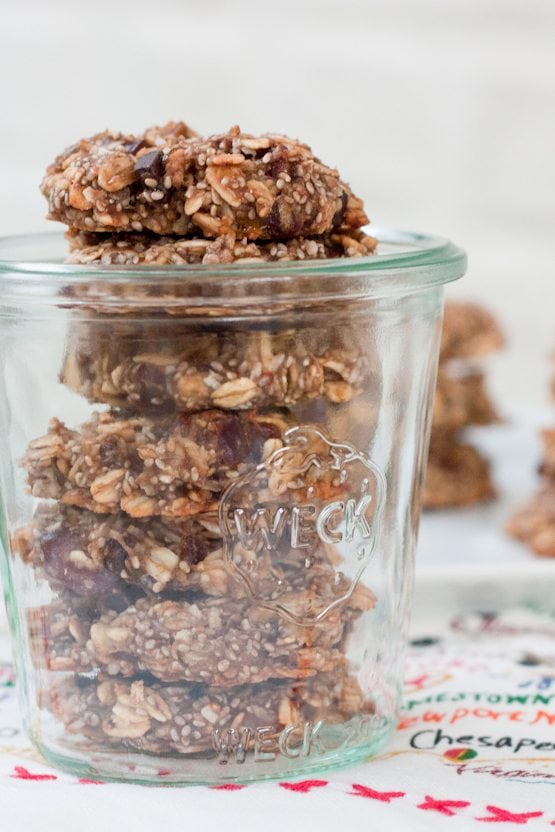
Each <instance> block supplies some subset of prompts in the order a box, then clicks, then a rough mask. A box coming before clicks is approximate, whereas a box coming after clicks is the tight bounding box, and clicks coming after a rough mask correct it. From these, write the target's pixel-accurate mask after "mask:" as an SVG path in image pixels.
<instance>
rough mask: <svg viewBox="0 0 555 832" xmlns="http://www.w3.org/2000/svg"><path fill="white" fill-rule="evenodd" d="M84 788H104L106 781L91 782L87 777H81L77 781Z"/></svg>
mask: <svg viewBox="0 0 555 832" xmlns="http://www.w3.org/2000/svg"><path fill="white" fill-rule="evenodd" d="M77 782H78V783H81V785H82V786H103V785H104V780H89V779H88V778H87V777H80V778H79V780H78V781H77Z"/></svg>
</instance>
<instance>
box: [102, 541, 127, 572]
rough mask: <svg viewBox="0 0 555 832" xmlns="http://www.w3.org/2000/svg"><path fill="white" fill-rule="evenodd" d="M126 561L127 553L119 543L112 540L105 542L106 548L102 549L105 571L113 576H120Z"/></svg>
mask: <svg viewBox="0 0 555 832" xmlns="http://www.w3.org/2000/svg"><path fill="white" fill-rule="evenodd" d="M126 560H127V552H126V551H125V549H124V548H123V546H122V545H121V543H119V542H118V541H117V540H114V538H110V540H107V541H106V546H105V547H104V563H105V564H106V569H108V570H109V571H110V572H112V573H114V574H115V575H121V573H122V571H123V569H124V567H125V561H126Z"/></svg>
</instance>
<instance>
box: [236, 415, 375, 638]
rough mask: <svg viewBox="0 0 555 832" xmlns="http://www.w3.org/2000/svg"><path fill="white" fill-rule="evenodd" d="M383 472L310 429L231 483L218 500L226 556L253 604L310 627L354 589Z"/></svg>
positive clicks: (369, 545) (371, 541)
mask: <svg viewBox="0 0 555 832" xmlns="http://www.w3.org/2000/svg"><path fill="white" fill-rule="evenodd" d="M384 496H385V478H384V476H383V474H382V472H381V471H380V469H379V468H378V467H377V466H376V465H375V464H374V463H373V462H372V461H371V460H370V459H369V458H368V457H367V456H366V455H365V454H363V453H361V452H360V451H357V450H356V448H354V447H353V446H352V445H350V444H348V443H346V442H334V441H332V440H331V439H330V438H329V437H328V436H326V434H324V433H323V432H322V431H321V430H320V429H318V428H315V427H312V426H304V427H294V428H291V429H289V430H288V431H287V432H286V434H285V436H284V445H283V446H282V447H279V448H278V449H277V450H274V451H273V453H271V454H270V455H269V456H268V458H267V459H266V460H265V461H264V462H263V463H261V464H260V465H259V466H257V468H256V469H254V470H253V471H251V472H249V473H247V474H245V475H243V476H242V477H239V478H237V479H236V480H234V481H233V482H232V483H231V485H230V486H229V487H228V488H227V489H226V491H225V493H224V495H223V497H222V500H221V503H220V525H221V528H222V530H223V535H224V557H225V559H226V562H227V565H228V568H229V569H230V570H231V571H233V573H234V574H235V575H236V577H237V578H238V580H240V581H241V582H242V584H243V586H244V589H245V591H246V592H247V593H248V594H249V595H250V596H251V598H252V599H253V601H254V602H255V603H256V604H257V605H259V606H262V607H265V608H267V609H271V610H275V611H277V612H279V613H280V614H281V615H283V616H285V617H286V618H288V619H290V620H292V621H293V622H295V623H297V624H305V625H310V624H314V623H315V622H316V621H319V620H321V619H322V618H324V616H325V615H327V613H328V612H329V611H330V610H332V609H334V608H335V607H337V606H338V605H339V604H341V603H343V602H344V601H346V600H347V599H348V598H349V597H350V595H351V594H352V593H353V590H354V589H355V587H356V585H357V583H358V581H359V579H360V576H361V574H362V572H363V570H364V568H365V567H366V565H367V564H368V561H369V559H370V557H371V555H372V552H373V550H374V547H375V544H376V539H377V535H378V531H379V520H380V513H381V508H382V505H383V500H384Z"/></svg>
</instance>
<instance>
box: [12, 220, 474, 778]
mask: <svg viewBox="0 0 555 832" xmlns="http://www.w3.org/2000/svg"><path fill="white" fill-rule="evenodd" d="M373 233H375V234H376V236H377V237H378V239H379V240H380V246H379V249H378V251H379V253H378V254H376V255H374V256H371V257H364V258H358V259H343V260H329V261H314V262H308V261H307V262H294V263H278V264H264V265H263V266H260V265H257V264H255V263H245V264H241V265H226V266H216V267H210V266H202V267H197V266H184V267H142V268H137V269H136V270H135V271H133V270H129V269H122V268H120V267H98V266H95V267H91V266H68V265H64V264H63V263H62V260H63V256H64V254H63V251H64V243H63V240H62V238H61V237H60V236H58V235H37V236H31V237H25V238H24V237H21V238H15V237H14V238H9V239H5V240H4V241H2V243H1V244H0V259H1V261H2V262H1V263H0V301H1V307H0V319H1V324H0V350H1V351H0V355H1V368H2V393H1V398H0V408H1V411H0V426H1V432H0V436H1V440H0V441H1V443H2V444H1V454H0V458H1V461H2V462H1V477H2V543H3V548H4V552H5V557H4V559H3V560H4V587H5V595H6V602H7V608H8V614H9V619H10V626H11V633H12V638H13V650H14V656H15V661H16V665H17V668H16V669H17V678H18V687H19V691H20V698H21V707H22V711H23V714H24V720H25V725H26V730H27V731H28V733H29V736H30V737H31V739H32V741H33V743H34V744H35V746H36V747H37V748H38V749H39V750H40V752H41V753H42V754H43V755H44V757H45V758H46V759H47V760H50V761H52V763H54V764H55V765H58V766H60V767H61V768H63V769H66V770H69V771H72V772H75V773H76V774H78V775H81V776H86V777H93V778H97V779H98V778H99V779H121V780H131V781H134V782H144V783H159V782H162V783H165V784H167V783H212V784H214V783H221V782H225V781H239V782H245V781H247V780H256V779H261V778H266V777H274V778H275V777H285V776H287V777H291V776H293V775H300V774H303V775H304V774H307V773H308V772H312V771H315V770H321V769H323V768H329V767H333V766H336V765H342V764H345V763H348V762H351V761H355V760H359V759H362V758H366V757H367V756H368V755H371V754H374V753H375V752H376V751H377V750H378V749H380V748H381V747H382V745H383V744H384V743H385V741H386V740H387V737H388V736H389V735H390V733H391V732H392V731H393V730H394V728H395V724H396V720H397V714H398V708H399V700H400V690H401V681H402V672H403V652H404V647H405V640H406V628H407V616H408V613H409V607H410V599H411V592H412V578H413V553H414V545H415V539H416V533H417V526H418V517H419V506H420V495H421V487H422V479H423V473H424V467H425V460H426V454H427V445H428V435H429V428H430V403H431V398H432V395H433V388H434V381H435V374H436V360H437V352H438V343H439V334H440V327H441V315H442V295H443V284H444V283H446V282H448V281H451V280H455V279H456V278H458V277H460V276H461V275H462V274H463V272H464V268H465V256H464V254H463V253H462V252H461V251H460V250H459V249H457V248H456V247H454V246H453V245H452V244H450V243H448V242H446V241H444V240H441V239H438V238H434V237H428V236H424V235H417V234H410V233H402V232H394V231H387V230H378V231H377V232H373Z"/></svg>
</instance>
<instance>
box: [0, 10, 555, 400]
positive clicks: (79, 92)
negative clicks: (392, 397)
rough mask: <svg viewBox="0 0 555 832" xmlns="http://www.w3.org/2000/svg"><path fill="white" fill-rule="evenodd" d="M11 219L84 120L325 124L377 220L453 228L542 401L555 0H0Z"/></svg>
mask: <svg viewBox="0 0 555 832" xmlns="http://www.w3.org/2000/svg"><path fill="white" fill-rule="evenodd" d="M0 5H1V7H2V14H1V27H0V84H1V99H0V100H1V119H2V129H1V131H0V183H1V189H2V190H1V198H0V233H5V234H9V233H15V232H25V231H31V230H40V229H41V228H46V227H47V224H46V222H45V221H44V220H43V219H42V217H43V214H44V204H43V201H42V198H41V197H40V195H39V193H38V190H37V185H38V182H39V181H40V178H41V175H42V172H43V169H44V167H45V166H46V164H47V163H48V162H49V161H50V160H51V159H52V158H53V156H54V155H55V154H56V153H57V152H58V151H59V150H60V149H62V148H63V147H64V146H66V145H68V144H70V143H71V142H73V141H74V140H75V139H77V138H79V137H81V136H84V135H87V134H90V133H92V132H95V131H97V130H100V129H103V128H105V127H111V128H114V129H122V130H140V129H141V128H142V127H143V126H145V125H147V124H151V123H160V122H163V121H164V120H167V119H170V118H183V119H185V120H189V121H190V123H191V124H192V125H193V126H194V127H195V128H197V129H198V130H200V131H206V132H216V131H221V130H224V129H226V128H227V127H229V126H231V125H232V124H234V123H236V122H239V123H240V124H241V126H242V127H243V128H244V129H246V130H249V131H253V132H257V131H264V130H270V129H273V130H279V131H283V132H288V133H289V134H291V135H293V136H299V137H301V138H302V139H304V140H306V141H308V142H309V143H311V144H312V145H313V146H314V148H315V150H316V151H317V152H318V154H319V155H320V156H321V157H322V158H323V159H324V160H325V161H327V162H329V163H330V164H336V165H337V166H338V167H339V168H340V169H341V171H342V172H343V174H344V176H345V178H346V179H348V180H349V181H350V182H351V183H352V185H353V186H354V188H355V190H356V191H357V192H359V193H360V194H361V195H362V196H363V197H364V198H365V199H366V203H367V207H368V212H369V214H370V216H371V217H372V219H373V220H374V221H375V222H376V223H379V224H380V225H396V226H399V227H404V228H414V229H418V230H426V231H432V232H435V233H439V234H443V235H445V236H449V237H451V238H453V239H454V240H455V241H456V242H457V243H459V244H461V245H463V246H464V247H465V248H466V249H467V250H468V252H469V255H470V264H471V265H470V270H469V274H468V276H467V278H466V279H465V280H464V281H461V283H460V284H459V285H458V286H457V287H456V288H453V289H451V290H450V294H451V295H452V296H454V295H464V296H467V297H475V298H478V299H482V300H484V301H485V302H487V303H488V304H489V305H490V306H491V307H492V308H493V309H494V310H495V311H496V312H497V313H498V314H499V317H500V318H501V320H502V322H503V324H504V326H505V329H506V331H507V334H508V336H509V346H508V348H507V350H506V353H505V354H504V355H503V356H501V357H500V358H499V359H497V360H496V361H495V363H494V366H493V371H494V374H493V382H492V383H493V386H494V388H495V390H496V392H497V393H498V396H499V397H501V399H502V400H504V401H506V402H507V403H509V404H511V403H513V402H515V401H516V402H518V403H522V402H529V403H530V404H533V405H537V404H541V403H542V402H545V400H546V390H547V371H548V364H547V358H548V353H549V351H550V350H551V348H552V346H555V320H554V318H555V316H554V314H553V310H554V309H555V266H554V262H555V253H554V249H553V227H554V225H555V2H553V0H386V2H380V3H378V2H374V0H274V2H265V0H227V2H226V0H196V1H195V2H193V0H149V2H144V0H95V2H87V3H84V2H75V0H17V2H16V1H15V0H7V2H6V0H4V2H3V3H1V4H0Z"/></svg>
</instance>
